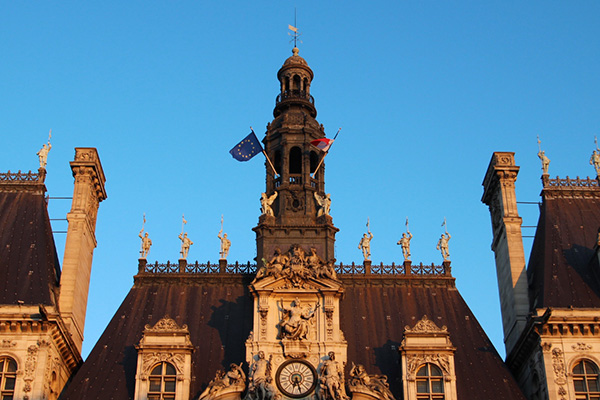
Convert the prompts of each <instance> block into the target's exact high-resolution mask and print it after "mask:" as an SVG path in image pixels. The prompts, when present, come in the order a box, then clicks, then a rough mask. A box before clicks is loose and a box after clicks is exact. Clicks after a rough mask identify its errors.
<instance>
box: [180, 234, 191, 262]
mask: <svg viewBox="0 0 600 400" xmlns="http://www.w3.org/2000/svg"><path fill="white" fill-rule="evenodd" d="M179 240H181V251H180V252H179V254H181V258H182V259H183V260H185V259H187V256H188V252H189V251H190V246H191V245H193V244H194V242H192V241H191V240H190V238H189V237H188V235H187V232H186V233H184V234H183V235H182V234H181V233H180V234H179Z"/></svg>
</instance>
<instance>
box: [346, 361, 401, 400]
mask: <svg viewBox="0 0 600 400" xmlns="http://www.w3.org/2000/svg"><path fill="white" fill-rule="evenodd" d="M348 386H349V387H350V391H352V389H353V388H362V389H367V390H369V391H371V392H373V394H374V395H375V396H376V397H379V398H381V399H383V400H394V395H393V394H392V392H391V391H390V385H389V384H388V383H387V376H385V375H369V374H367V371H366V370H365V367H364V366H363V365H361V364H358V365H354V363H352V369H351V370H350V379H349V380H348Z"/></svg>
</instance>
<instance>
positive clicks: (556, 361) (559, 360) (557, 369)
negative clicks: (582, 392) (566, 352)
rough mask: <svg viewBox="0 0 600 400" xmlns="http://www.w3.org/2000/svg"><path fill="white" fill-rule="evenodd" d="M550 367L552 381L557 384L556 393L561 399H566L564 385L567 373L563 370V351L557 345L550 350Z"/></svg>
mask: <svg viewBox="0 0 600 400" xmlns="http://www.w3.org/2000/svg"><path fill="white" fill-rule="evenodd" d="M552 369H553V370H554V376H555V378H554V382H556V384H557V385H558V394H559V396H561V397H560V399H561V400H563V399H566V398H565V395H566V394H567V392H566V390H565V388H564V385H565V384H566V383H567V374H566V370H565V360H564V357H563V351H562V350H561V349H559V348H558V347H555V348H554V349H553V350H552Z"/></svg>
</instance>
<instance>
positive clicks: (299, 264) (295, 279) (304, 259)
mask: <svg viewBox="0 0 600 400" xmlns="http://www.w3.org/2000/svg"><path fill="white" fill-rule="evenodd" d="M334 263H335V259H333V260H330V261H329V262H325V261H324V260H323V259H322V258H321V257H320V256H319V255H318V254H317V249H316V248H314V247H311V249H310V252H309V253H308V254H307V253H306V252H305V251H304V249H303V248H302V247H301V246H299V245H293V246H292V247H291V248H290V250H289V251H288V252H287V253H283V252H282V251H281V249H279V248H276V249H275V252H274V254H273V257H272V258H271V260H270V261H268V262H267V261H266V260H264V259H263V264H264V265H263V267H261V268H260V269H259V270H258V272H257V273H256V277H255V279H254V281H253V283H254V282H257V281H258V280H260V279H262V278H266V277H268V276H273V277H275V278H281V277H284V278H286V280H287V281H288V282H289V285H290V286H291V287H302V286H303V285H304V283H305V282H306V281H307V280H308V279H309V278H324V277H325V278H330V279H337V275H336V272H335V267H334V265H335V264H334Z"/></svg>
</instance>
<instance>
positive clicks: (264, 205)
mask: <svg viewBox="0 0 600 400" xmlns="http://www.w3.org/2000/svg"><path fill="white" fill-rule="evenodd" d="M278 194H279V192H275V193H273V194H272V195H271V196H267V194H266V193H261V195H260V205H261V214H262V215H270V216H271V217H274V216H275V214H274V213H273V209H272V208H271V206H272V205H273V202H274V201H275V199H276V198H277V195H278Z"/></svg>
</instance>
